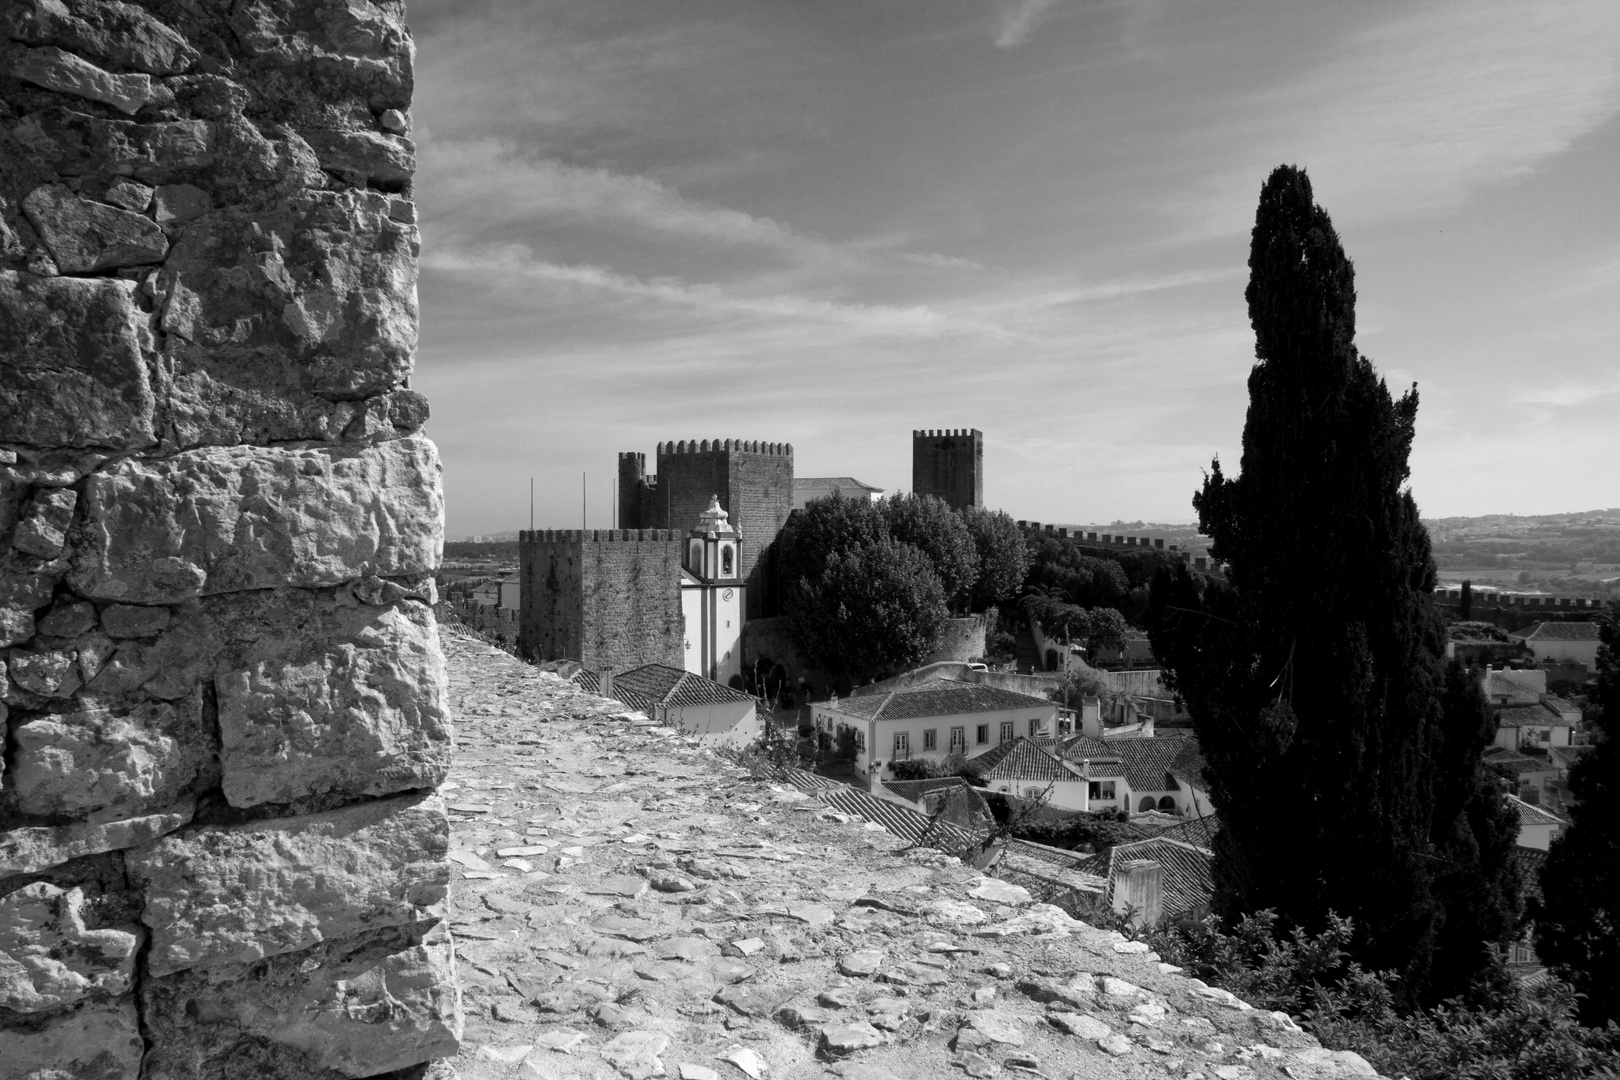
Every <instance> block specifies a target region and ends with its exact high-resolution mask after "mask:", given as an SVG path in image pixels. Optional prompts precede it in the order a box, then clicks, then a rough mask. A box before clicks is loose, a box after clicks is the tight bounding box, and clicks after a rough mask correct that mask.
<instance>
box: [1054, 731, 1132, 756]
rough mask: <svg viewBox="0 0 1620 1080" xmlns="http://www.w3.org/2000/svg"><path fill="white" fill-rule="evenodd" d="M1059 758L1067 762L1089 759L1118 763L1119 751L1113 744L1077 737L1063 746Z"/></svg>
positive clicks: (1084, 736) (1088, 737)
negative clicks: (1107, 759)
mask: <svg viewBox="0 0 1620 1080" xmlns="http://www.w3.org/2000/svg"><path fill="white" fill-rule="evenodd" d="M1058 757H1060V758H1063V759H1064V760H1065V761H1084V760H1086V759H1088V758H1089V759H1091V760H1092V761H1096V760H1097V759H1098V758H1112V759H1113V760H1116V761H1117V760H1119V751H1118V750H1116V749H1115V748H1114V744H1112V743H1105V742H1103V741H1102V740H1101V739H1093V738H1092V737H1091V736H1090V735H1076V736H1074V737H1073V738H1072V739H1069V740H1068V741H1067V742H1065V743H1064V744H1063V749H1062V750H1060V751H1058Z"/></svg>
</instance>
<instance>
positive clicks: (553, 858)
mask: <svg viewBox="0 0 1620 1080" xmlns="http://www.w3.org/2000/svg"><path fill="white" fill-rule="evenodd" d="M445 652H446V654H447V656H448V658H449V670H450V688H451V690H450V700H451V704H452V707H453V709H454V712H455V715H456V721H457V726H456V731H457V740H458V747H457V751H456V755H455V760H454V762H453V765H452V769H451V774H450V780H449V782H448V783H447V784H446V785H445V790H444V794H445V801H446V802H447V803H448V804H449V811H450V817H451V821H452V836H451V844H450V847H451V851H452V853H453V854H452V856H451V858H452V859H453V863H452V873H451V878H452V881H451V926H452V930H453V932H454V934H455V937H456V952H457V956H458V963H459V972H460V976H461V983H462V987H463V993H464V997H465V1005H466V1013H467V1028H466V1037H465V1042H464V1044H463V1048H462V1051H461V1053H460V1055H459V1056H458V1057H457V1058H455V1059H454V1060H453V1062H451V1065H452V1067H453V1069H454V1071H455V1073H456V1074H458V1075H459V1076H460V1077H462V1078H465V1080H483V1078H486V1077H487V1078H496V1077H503V1078H504V1077H524V1078H533V1080H576V1078H577V1080H585V1078H589V1080H612V1078H616V1077H629V1078H632V1080H641V1078H644V1077H687V1078H691V1080H707V1078H723V1080H743V1078H744V1077H751V1078H754V1080H760V1078H764V1080H799V1078H814V1080H821V1078H842V1080H933V1078H940V1077H951V1076H974V1077H986V1076H1005V1077H1008V1078H1013V1080H1016V1078H1018V1077H1047V1078H1049V1080H1070V1078H1085V1080H1127V1078H1129V1080H1144V1078H1158V1077H1174V1078H1177V1080H1250V1078H1253V1080H1272V1078H1276V1080H1281V1078H1284V1077H1306V1076H1309V1077H1311V1078H1313V1080H1316V1078H1320V1080H1335V1078H1339V1077H1345V1078H1349V1077H1361V1076H1366V1077H1371V1076H1376V1074H1375V1073H1374V1072H1373V1071H1372V1070H1371V1069H1370V1068H1368V1067H1367V1066H1366V1063H1365V1062H1363V1061H1362V1060H1361V1059H1360V1058H1358V1057H1356V1056H1355V1055H1353V1054H1350V1055H1344V1054H1338V1055H1330V1054H1326V1053H1325V1052H1324V1051H1322V1050H1321V1049H1320V1048H1319V1047H1318V1046H1317V1044H1316V1042H1315V1040H1314V1039H1312V1038H1311V1037H1310V1036H1309V1035H1306V1034H1305V1033H1303V1032H1302V1031H1300V1030H1299V1029H1298V1027H1297V1026H1295V1025H1294V1024H1293V1023H1292V1021H1290V1020H1289V1019H1288V1018H1287V1017H1285V1016H1283V1015H1282V1014H1280V1013H1267V1012H1263V1011H1260V1010H1256V1009H1252V1008H1250V1007H1248V1006H1247V1005H1245V1004H1243V1003H1242V1002H1239V1001H1237V1000H1236V999H1235V998H1232V997H1231V996H1230V995H1228V994H1224V993H1223V992H1211V991H1210V990H1209V989H1208V988H1206V987H1204V986H1203V984H1202V983H1200V982H1198V981H1197V980H1195V979H1188V978H1185V977H1183V976H1180V975H1178V974H1176V973H1175V971H1174V969H1169V965H1164V964H1161V963H1159V961H1158V958H1157V956H1155V955H1154V954H1152V953H1142V952H1120V951H1118V950H1117V949H1116V948H1115V946H1116V945H1118V944H1120V943H1121V941H1122V940H1123V939H1122V938H1121V937H1120V936H1119V935H1118V934H1116V933H1113V932H1110V931H1103V930H1099V929H1096V928H1094V927H1091V926H1088V925H1086V924H1084V923H1080V922H1076V921H1075V920H1073V919H1070V918H1069V917H1068V916H1067V915H1066V914H1064V913H1063V912H1061V911H1059V910H1058V909H1056V908H1053V907H1050V906H1048V905H1043V904H1038V903H1033V902H1031V901H1030V899H1029V897H1028V894H1027V893H1026V892H1025V891H1024V890H1022V889H1020V888H1017V887H1016V886H1009V885H1007V884H1006V883H1004V882H999V881H992V880H987V879H986V878H984V877H983V876H982V875H980V874H979V873H977V872H976V871H974V870H973V869H972V868H970V867H967V866H965V865H963V864H962V863H961V862H959V861H957V860H955V859H953V858H951V857H949V856H946V855H944V854H943V853H941V852H938V851H934V850H932V849H920V850H913V849H910V848H909V846H908V844H907V843H906V842H905V841H903V840H900V839H898V838H896V837H892V836H890V835H889V834H888V833H886V832H884V831H882V830H881V829H875V828H871V827H869V826H867V824H866V823H863V822H851V821H849V820H848V815H845V814H839V813H836V812H833V811H831V810H830V809H828V808H827V807H826V806H825V805H824V804H823V803H821V802H819V801H818V800H816V799H814V798H803V797H801V796H802V793H799V792H795V791H793V789H791V788H788V787H787V786H785V785H782V784H773V783H770V782H768V781H764V780H760V779H755V778H753V777H751V776H750V775H749V774H748V773H747V772H746V771H744V770H743V769H740V768H738V767H736V766H735V765H733V764H732V763H731V762H729V761H726V760H724V759H721V758H718V757H716V756H715V755H714V754H713V753H711V752H710V751H708V750H706V749H702V748H700V747H698V746H697V745H696V744H695V743H692V742H691V741H689V740H687V739H685V738H683V737H682V736H680V735H679V734H678V733H676V732H675V731H673V730H672V729H669V728H665V727H658V726H655V725H654V724H652V723H650V722H649V721H648V720H647V719H646V717H644V716H642V715H640V714H638V713H630V712H626V711H625V707H624V706H623V705H622V704H621V703H619V702H616V701H609V700H606V699H603V698H599V697H596V696H594V695H591V694H586V693H583V692H581V691H580V690H578V688H576V687H574V686H571V685H570V684H568V683H566V682H564V681H563V680H561V679H559V678H557V677H556V676H554V675H551V674H549V673H545V672H541V671H539V670H538V669H536V668H533V667H530V666H528V665H526V664H523V663H521V662H519V661H517V660H515V659H514V658H512V657H511V656H509V655H507V654H505V653H502V652H500V651H498V650H496V649H494V648H492V647H490V646H488V645H485V644H484V643H482V642H480V641H477V640H475V639H472V638H470V637H467V636H464V635H462V634H458V633H456V632H454V631H451V632H448V633H446V634H445Z"/></svg>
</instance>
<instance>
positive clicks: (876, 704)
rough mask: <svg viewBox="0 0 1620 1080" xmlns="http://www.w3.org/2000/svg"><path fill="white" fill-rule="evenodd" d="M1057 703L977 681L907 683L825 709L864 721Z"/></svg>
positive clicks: (1047, 706) (1041, 707)
mask: <svg viewBox="0 0 1620 1080" xmlns="http://www.w3.org/2000/svg"><path fill="white" fill-rule="evenodd" d="M1056 707H1057V703H1056V702H1053V701H1049V700H1047V699H1046V698H1038V697H1030V696H1029V695H1028V694H1018V693H1014V692H1013V691H1011V690H1003V689H1001V688H1000V687H997V686H980V685H979V684H978V683H925V684H924V685H922V686H905V687H901V688H899V689H897V690H891V691H889V692H888V693H887V694H871V695H868V696H865V697H848V698H843V699H842V700H839V701H836V702H831V701H830V702H828V703H827V705H826V708H828V709H830V710H834V711H836V712H839V713H842V714H843V715H845V716H855V717H860V718H861V719H864V720H918V719H923V718H925V717H931V716H967V715H970V714H972V713H987V712H1006V711H1008V710H1011V709H1039V710H1042V711H1045V710H1050V709H1055V708H1056Z"/></svg>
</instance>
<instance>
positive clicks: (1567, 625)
mask: <svg viewBox="0 0 1620 1080" xmlns="http://www.w3.org/2000/svg"><path fill="white" fill-rule="evenodd" d="M1598 629H1599V626H1598V624H1597V623H1595V622H1542V623H1536V625H1534V626H1532V627H1530V628H1529V629H1527V630H1516V631H1514V633H1513V635H1512V636H1513V637H1516V638H1523V639H1524V640H1525V641H1597V640H1598Z"/></svg>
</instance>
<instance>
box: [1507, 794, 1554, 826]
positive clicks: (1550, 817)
mask: <svg viewBox="0 0 1620 1080" xmlns="http://www.w3.org/2000/svg"><path fill="white" fill-rule="evenodd" d="M1507 801H1508V805H1509V806H1511V807H1513V809H1514V811H1515V812H1516V813H1517V814H1518V815H1519V824H1520V825H1568V824H1569V822H1567V821H1565V820H1564V819H1563V818H1561V817H1559V816H1558V815H1557V814H1555V813H1553V812H1552V811H1551V810H1546V809H1543V808H1542V807H1539V806H1537V805H1535V804H1534V803H1527V802H1525V801H1524V800H1523V799H1521V798H1519V797H1518V796H1517V795H1509V796H1508V797H1507Z"/></svg>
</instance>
